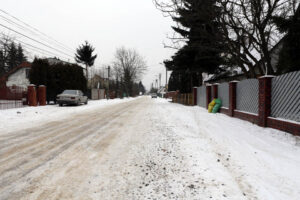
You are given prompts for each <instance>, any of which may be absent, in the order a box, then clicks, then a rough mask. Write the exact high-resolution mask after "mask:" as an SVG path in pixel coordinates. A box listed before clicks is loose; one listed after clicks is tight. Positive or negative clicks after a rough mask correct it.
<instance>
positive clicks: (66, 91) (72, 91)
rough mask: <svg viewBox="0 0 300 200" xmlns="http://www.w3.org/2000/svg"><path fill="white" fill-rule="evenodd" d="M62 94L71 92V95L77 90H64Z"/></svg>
mask: <svg viewBox="0 0 300 200" xmlns="http://www.w3.org/2000/svg"><path fill="white" fill-rule="evenodd" d="M63 94H72V95H76V94H77V90H65V91H64V92H63Z"/></svg>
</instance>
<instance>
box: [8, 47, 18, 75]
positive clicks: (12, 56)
mask: <svg viewBox="0 0 300 200" xmlns="http://www.w3.org/2000/svg"><path fill="white" fill-rule="evenodd" d="M7 57H8V59H7V66H8V69H7V71H10V70H11V69H13V68H14V67H16V66H17V48H16V45H15V43H14V42H12V43H10V46H9V51H8V56H7Z"/></svg>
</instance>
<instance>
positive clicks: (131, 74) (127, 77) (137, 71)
mask: <svg viewBox="0 0 300 200" xmlns="http://www.w3.org/2000/svg"><path fill="white" fill-rule="evenodd" d="M113 68H114V74H115V75H117V76H118V79H120V82H121V84H122V86H123V88H124V90H125V91H126V93H127V94H129V95H132V90H133V84H134V83H136V82H138V81H140V80H141V78H142V76H143V74H144V73H145V71H146V70H147V65H146V61H145V60H144V58H143V57H142V56H141V55H140V54H139V53H138V52H137V51H136V50H134V49H126V48H125V47H121V48H118V49H117V50H116V53H115V58H114V61H113Z"/></svg>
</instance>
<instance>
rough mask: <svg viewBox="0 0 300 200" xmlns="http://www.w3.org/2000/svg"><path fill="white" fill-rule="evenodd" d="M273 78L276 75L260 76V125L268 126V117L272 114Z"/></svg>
mask: <svg viewBox="0 0 300 200" xmlns="http://www.w3.org/2000/svg"><path fill="white" fill-rule="evenodd" d="M272 78H274V76H263V77H261V78H259V97H258V99H259V100H258V107H259V109H258V119H259V120H258V125H259V126H262V127H266V126H267V119H268V117H269V116H270V115H271V95H272V94H271V92H272Z"/></svg>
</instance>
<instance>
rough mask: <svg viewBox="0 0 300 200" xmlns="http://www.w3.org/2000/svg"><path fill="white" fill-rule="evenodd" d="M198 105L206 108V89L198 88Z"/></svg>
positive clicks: (203, 87)
mask: <svg viewBox="0 0 300 200" xmlns="http://www.w3.org/2000/svg"><path fill="white" fill-rule="evenodd" d="M197 105H198V106H201V107H203V108H206V87H205V86H201V87H198V88H197Z"/></svg>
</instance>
